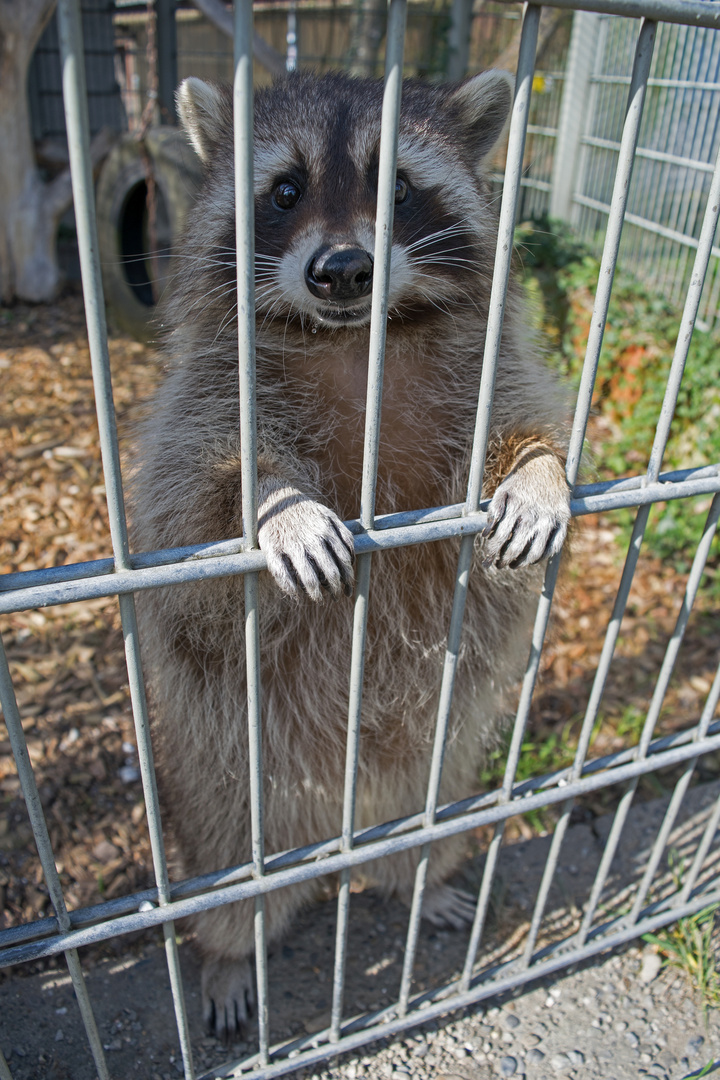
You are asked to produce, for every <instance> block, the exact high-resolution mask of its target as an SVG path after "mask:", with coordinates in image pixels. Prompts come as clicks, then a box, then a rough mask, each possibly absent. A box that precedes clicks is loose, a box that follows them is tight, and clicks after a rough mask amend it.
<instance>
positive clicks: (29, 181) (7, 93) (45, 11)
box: [0, 0, 58, 302]
mask: <svg viewBox="0 0 720 1080" xmlns="http://www.w3.org/2000/svg"><path fill="white" fill-rule="evenodd" d="M53 6H54V0H0V146H2V153H0V296H2V299H3V300H4V301H5V302H8V301H10V300H12V299H14V298H15V297H20V298H21V299H23V300H45V299H48V298H49V297H51V296H52V295H53V294H54V292H55V290H56V288H57V285H58V269H57V259H56V256H55V231H56V230H55V222H56V220H57V218H56V216H55V214H54V211H55V207H54V205H53V202H54V200H53V199H52V198H48V194H49V193H48V191H47V188H48V187H52V185H45V184H44V183H43V181H42V180H41V178H40V176H39V174H38V170H37V167H36V164H35V153H34V149H33V142H32V130H31V125H30V107H29V104H28V98H27V75H28V67H29V64H30V60H31V58H32V54H33V51H34V49H35V46H36V44H37V42H38V39H39V37H40V35H41V34H42V32H43V30H44V28H45V25H46V23H47V21H48V19H49V18H50V15H51V14H52V9H53Z"/></svg>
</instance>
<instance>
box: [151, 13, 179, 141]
mask: <svg viewBox="0 0 720 1080" xmlns="http://www.w3.org/2000/svg"><path fill="white" fill-rule="evenodd" d="M175 6H176V0H155V10H156V13H157V29H156V34H157V51H158V105H159V106H160V118H161V120H162V122H163V123H164V124H174V123H175V121H176V114H175V87H176V86H177V84H178V66H177V24H176V22H175Z"/></svg>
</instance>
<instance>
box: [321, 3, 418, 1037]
mask: <svg viewBox="0 0 720 1080" xmlns="http://www.w3.org/2000/svg"><path fill="white" fill-rule="evenodd" d="M406 21H407V0H390V2H389V5H388V21H387V32H386V47H385V86H384V91H383V104H382V117H381V134H380V160H379V169H378V193H377V212H376V218H375V248H374V272H373V292H372V313H371V316H370V345H369V355H368V387H367V403H366V411H365V443H364V452H363V475H362V489H361V496H360V521H361V524H362V526H363V528H365V529H371V528H372V527H373V525H374V522H375V488H376V483H377V467H378V459H379V447H380V415H381V405H382V386H383V372H384V365H385V344H386V338H387V313H388V292H389V288H390V257H391V251H392V233H393V220H394V215H395V174H396V172H397V143H398V128H399V123H400V103H401V98H402V73H403V57H404V49H405V24H406ZM371 558H372V556H371V555H370V554H366V555H361V556H360V557H359V558H358V561H357V582H356V588H355V609H354V613H353V638H352V659H351V666H350V693H349V701H348V733H347V746H346V754H345V786H344V791H343V822H342V850H343V851H349V850H350V849H351V848H352V845H353V833H354V828H355V798H356V790H357V768H358V751H359V740H360V723H361V714H362V686H363V673H364V668H365V643H366V637H367V619H368V604H369V599H370V568H371ZM349 917H350V871H349V870H345V871H343V872H342V873H341V876H340V892H339V895H338V917H337V927H336V934H335V966H334V972H333V1002H332V1011H331V1017H330V1041H331V1042H337V1040H338V1039H339V1038H340V1025H341V1022H342V1009H343V992H344V986H345V965H346V959H347V939H348V921H349Z"/></svg>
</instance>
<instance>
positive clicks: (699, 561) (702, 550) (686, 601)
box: [578, 494, 720, 946]
mask: <svg viewBox="0 0 720 1080" xmlns="http://www.w3.org/2000/svg"><path fill="white" fill-rule="evenodd" d="M718 517H720V494H718V495H716V496H715V498H714V499H713V501H712V505H711V507H710V511H709V513H708V516H707V519H706V521H705V528H704V530H703V535H702V538H701V540H700V543H699V544H698V548H697V551H696V553H695V558H694V559H693V564H692V567H691V570H690V574H689V576H688V582H687V586H686V588H685V595H684V597H683V602H682V606H681V608H680V613H679V615H678V618H677V622H676V624H675V629H674V630H673V634H672V637H671V638H670V641H669V643H668V647H667V649H666V651H665V656H664V658H663V663H662V667H661V669H660V674H659V675H658V679H657V683H656V684H655V692H654V693H653V697H652V701H651V703H650V708H649V709H648V714H647V717H646V718H645V723H644V725H643V730H642V734H641V736H640V742H639V744H638V749H637V758H638V759H642V758H644V757H646V756H647V749H648V746H649V745H650V740H651V738H652V734H653V730H654V728H655V724H656V723H657V719H658V717H659V715H660V709H661V707H662V703H663V699H664V697H665V693H666V692H667V688H668V684H669V682H670V676H671V675H672V671H673V668H674V666H675V661H676V659H677V654H678V652H679V650H680V645H681V644H682V639H683V636H684V633H685V628H686V626H687V622H688V619H689V617H690V611H691V610H692V605H693V603H694V601H695V596H696V595H697V590H698V588H699V585H700V579H701V578H702V575H703V573H704V570H705V563H706V562H707V558H708V555H709V554H710V547H711V544H712V541H713V538H714V536H715V530H716V528H717V523H718ZM639 782H640V781H639V778H638V777H636V778H635V779H634V780H632V781H631V782H630V784H629V785H628V789H627V791H626V792H625V793H624V795H623V796H622V798H621V800H620V803H619V804H618V808H617V810H616V811H615V817H614V819H613V823H612V827H611V829H610V833H609V835H608V838H607V841H606V843H605V849H604V851H603V854H602V859H601V860H600V866H599V867H598V871H597V874H596V876H595V881H594V882H593V887H592V890H591V893H590V898H589V900H588V904H587V908H586V909H585V914H584V916H583V921H582V925H581V927H580V931H579V933H578V945H579V946H582V945H583V944H584V943H585V939H586V938H587V935H588V933H589V932H590V927H591V926H592V922H593V918H594V917H595V909H596V907H597V905H598V902H599V900H600V896H601V894H602V890H603V888H604V887H605V881H606V878H607V875H608V873H609V872H610V867H611V865H612V861H613V859H614V857H615V852H616V850H617V845H618V843H619V842H620V835H621V833H622V830H623V827H624V825H625V821H626V819H627V815H628V813H629V810H630V807H631V805H632V801H633V799H634V797H635V792H636V791H637V786H638V783H639Z"/></svg>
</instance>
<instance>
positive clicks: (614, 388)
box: [516, 220, 720, 591]
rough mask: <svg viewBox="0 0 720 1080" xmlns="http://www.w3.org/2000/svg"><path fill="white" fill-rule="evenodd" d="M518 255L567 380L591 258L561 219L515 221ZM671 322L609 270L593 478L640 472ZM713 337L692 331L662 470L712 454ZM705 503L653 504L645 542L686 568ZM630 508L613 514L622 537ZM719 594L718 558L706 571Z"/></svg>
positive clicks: (579, 346) (661, 389) (633, 283)
mask: <svg viewBox="0 0 720 1080" xmlns="http://www.w3.org/2000/svg"><path fill="white" fill-rule="evenodd" d="M516 243H517V248H518V257H519V261H520V263H521V265H522V267H523V273H524V280H525V282H526V291H527V294H528V299H529V301H530V304H531V306H532V307H533V309H534V312H535V322H536V325H537V326H538V328H539V329H541V330H542V332H543V334H544V336H545V337H546V339H547V340H549V342H550V345H551V349H552V356H551V360H552V361H553V363H554V364H555V366H556V367H557V368H558V369H559V370H561V371H562V372H563V373H564V374H565V375H566V376H569V378H570V379H571V380H574V381H577V380H578V379H579V377H580V372H581V370H582V364H583V360H584V356H585V347H586V344H587V337H588V331H589V328H590V320H591V315H592V307H593V298H594V294H595V288H596V286H597V282H598V278H599V274H600V263H599V260H598V259H597V258H596V257H595V256H594V255H593V254H592V253H591V252H590V251H589V249H588V248H587V247H586V246H585V245H584V244H583V243H581V242H579V241H578V240H577V238H575V237H573V235H572V233H571V232H570V231H569V230H568V228H567V226H565V225H561V224H560V223H557V222H554V221H553V222H548V221H547V220H542V221H538V222H528V223H524V224H523V225H521V226H519V228H518V230H517V233H516ZM679 327H680V311H679V310H677V309H676V308H674V307H673V306H671V305H670V304H669V303H668V302H667V301H665V300H664V299H663V298H662V297H660V296H658V295H657V294H656V293H653V292H652V291H651V290H650V289H648V288H647V287H646V286H644V285H643V284H642V283H641V282H640V281H639V280H638V279H637V278H635V277H633V275H632V274H631V273H629V272H628V270H627V269H625V268H623V267H622V266H620V267H618V270H617V272H616V274H615V282H614V287H613V294H612V300H611V303H610V311H609V314H608V319H607V325H606V328H605V334H604V338H603V347H602V352H601V355H600V361H599V364H598V372H597V380H596V386H595V394H594V397H593V407H594V410H595V412H596V413H597V414H599V416H600V417H601V418H602V423H601V424H600V425H599V426H598V431H599V433H600V436H599V439H598V438H597V437H596V438H595V445H594V447H593V449H594V469H595V472H596V475H597V478H598V479H602V480H605V479H612V478H615V477H619V476H626V475H629V474H631V473H638V472H640V473H642V472H644V471H645V469H646V467H647V463H648V459H649V455H650V449H651V447H652V443H653V437H654V434H655V426H656V424H657V421H658V417H659V415H660V410H661V407H662V402H663V397H664V394H665V388H666V384H667V377H668V372H669V370H670V364H671V361H672V357H673V353H674V350H675V343H676V340H677V337H678V333H679ZM718 420H720V337H719V336H718V334H717V333H704V332H702V331H699V330H697V331H696V332H695V333H694V334H693V338H692V342H691V346H690V352H689V354H688V358H687V363H686V365H685V372H684V375H683V380H682V385H681V388H680V394H679V397H678V402H677V407H676V409H675V417H674V421H673V424H672V428H671V431H670V439H669V442H668V446H667V450H666V453H665V457H664V460H663V466H662V468H663V471H668V470H673V469H683V468H688V467H691V466H696V465H708V464H712V463H714V462H717V461H719V460H720V423H718ZM709 505H710V500H709V499H707V498H704V497H701V498H698V499H679V500H677V501H673V502H668V503H659V504H658V505H656V506H655V507H653V510H652V513H651V517H650V523H649V527H648V532H647V535H646V539H645V545H646V547H647V549H648V550H649V551H650V552H651V553H652V554H654V555H656V556H658V557H659V558H661V559H667V560H672V561H673V563H674V565H675V566H676V568H677V569H678V570H679V571H680V572H686V571H687V570H688V569H689V567H690V561H691V558H692V554H693V552H694V550H695V548H696V546H697V543H698V541H699V539H700V535H701V533H702V529H703V525H704V521H705V515H706V513H707V510H708V508H709ZM633 519H634V513H633V512H632V511H630V510H621V511H618V512H617V513H616V515H615V520H616V521H618V522H619V523H620V524H621V525H622V526H623V530H622V538H623V540H624V542H625V543H627V539H628V537H629V532H630V529H631V528H632V522H633ZM706 575H707V579H708V581H709V583H710V587H711V588H712V589H713V590H714V591H720V558H719V557H718V555H717V554H715V555H712V556H711V558H710V560H709V562H708V566H707V570H706Z"/></svg>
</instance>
